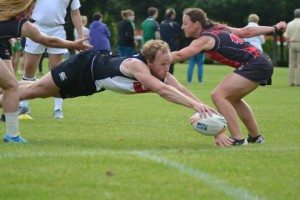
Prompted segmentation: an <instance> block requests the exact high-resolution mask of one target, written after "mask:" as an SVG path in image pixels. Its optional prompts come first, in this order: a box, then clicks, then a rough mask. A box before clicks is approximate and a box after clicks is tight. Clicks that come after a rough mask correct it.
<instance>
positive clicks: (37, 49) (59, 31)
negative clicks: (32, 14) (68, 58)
mask: <svg viewBox="0 0 300 200" xmlns="http://www.w3.org/2000/svg"><path fill="white" fill-rule="evenodd" d="M35 25H36V26H37V28H38V29H39V30H40V31H41V32H43V33H45V34H46V35H49V36H55V37H58V38H61V39H66V31H65V29H64V26H62V25H59V26H44V25H38V24H36V23H35ZM45 49H46V47H45V46H44V45H41V44H39V43H36V42H33V41H32V40H31V39H29V38H26V45H25V51H26V52H28V53H31V54H42V53H44V52H45ZM67 52H68V49H65V48H64V49H63V48H52V47H47V53H48V54H64V53H67Z"/></svg>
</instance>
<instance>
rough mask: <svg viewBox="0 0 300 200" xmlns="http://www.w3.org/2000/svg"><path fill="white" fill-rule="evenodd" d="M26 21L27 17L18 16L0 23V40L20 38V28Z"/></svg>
mask: <svg viewBox="0 0 300 200" xmlns="http://www.w3.org/2000/svg"><path fill="white" fill-rule="evenodd" d="M27 20H28V19H27V17H24V16H20V17H17V18H13V19H10V20H6V21H0V40H3V39H5V40H7V39H10V38H18V37H21V30H22V26H23V24H24V23H25V22H26V21H27Z"/></svg>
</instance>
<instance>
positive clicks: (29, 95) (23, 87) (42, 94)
mask: <svg viewBox="0 0 300 200" xmlns="http://www.w3.org/2000/svg"><path fill="white" fill-rule="evenodd" d="M26 82H27V83H26V84H20V86H19V98H20V100H23V99H35V98H48V97H60V94H59V88H58V87H57V86H56V84H55V83H54V81H53V78H52V75H51V72H48V73H47V74H46V75H45V76H43V77H42V78H41V79H39V80H37V81H32V82H30V83H29V81H26Z"/></svg>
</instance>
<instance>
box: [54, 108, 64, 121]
mask: <svg viewBox="0 0 300 200" xmlns="http://www.w3.org/2000/svg"><path fill="white" fill-rule="evenodd" d="M53 118H54V119H63V118H64V114H63V112H62V110H61V109H57V110H55V111H54V112H53Z"/></svg>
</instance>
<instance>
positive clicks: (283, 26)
mask: <svg viewBox="0 0 300 200" xmlns="http://www.w3.org/2000/svg"><path fill="white" fill-rule="evenodd" d="M275 26H276V28H277V30H278V31H282V32H285V31H286V27H287V24H286V22H285V21H281V22H278V23H277V24H276V25H275Z"/></svg>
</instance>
